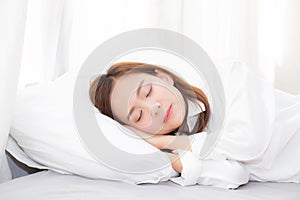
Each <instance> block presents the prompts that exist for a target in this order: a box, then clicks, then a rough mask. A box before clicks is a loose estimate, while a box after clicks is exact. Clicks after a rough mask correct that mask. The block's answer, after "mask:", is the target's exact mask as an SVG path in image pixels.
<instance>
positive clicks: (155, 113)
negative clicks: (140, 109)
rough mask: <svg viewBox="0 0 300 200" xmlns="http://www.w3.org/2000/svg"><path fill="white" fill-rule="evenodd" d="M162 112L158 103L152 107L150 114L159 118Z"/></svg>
mask: <svg viewBox="0 0 300 200" xmlns="http://www.w3.org/2000/svg"><path fill="white" fill-rule="evenodd" d="M160 110H161V105H160V103H158V102H156V103H154V104H152V105H151V108H150V112H151V115H152V116H153V117H157V116H158V114H159V111H160Z"/></svg>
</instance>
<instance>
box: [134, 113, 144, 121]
mask: <svg viewBox="0 0 300 200" xmlns="http://www.w3.org/2000/svg"><path fill="white" fill-rule="evenodd" d="M142 116H143V112H142V110H141V111H140V116H139V118H138V119H137V120H136V122H138V121H140V119H141V118H142Z"/></svg>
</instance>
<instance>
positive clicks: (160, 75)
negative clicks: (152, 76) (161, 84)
mask: <svg viewBox="0 0 300 200" xmlns="http://www.w3.org/2000/svg"><path fill="white" fill-rule="evenodd" d="M155 72H156V73H157V77H158V78H160V79H162V80H163V81H166V82H167V83H169V84H170V85H174V80H173V78H172V77H171V76H170V75H169V74H167V73H165V72H163V71H161V70H159V69H155Z"/></svg>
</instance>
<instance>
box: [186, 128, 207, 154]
mask: <svg viewBox="0 0 300 200" xmlns="http://www.w3.org/2000/svg"><path fill="white" fill-rule="evenodd" d="M206 136H207V132H199V133H195V134H193V135H189V136H188V138H189V141H190V146H191V148H192V152H193V153H194V154H195V155H196V157H199V156H200V152H201V149H202V146H203V144H204V141H205V139H206Z"/></svg>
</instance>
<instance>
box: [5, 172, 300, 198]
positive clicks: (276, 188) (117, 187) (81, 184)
mask: <svg viewBox="0 0 300 200" xmlns="http://www.w3.org/2000/svg"><path fill="white" fill-rule="evenodd" d="M0 199H1V200H6V199H7V200H8V199H9V200H14V199H23V200H24V199H29V200H33V199H45V200H48V199H49V200H53V199H56V200H62V199H63V200H68V199H70V200H76V199H84V200H93V199H106V200H110V199H125V200H127V199H128V200H129V199H130V200H134V199H138V200H140V199H151V200H153V199H155V200H156V199H164V200H166V199H190V200H193V199H205V200H210V199H222V200H238V199H239V200H240V199H243V200H254V199H255V200H257V199H264V200H268V199H270V200H277V199H278V200H279V199H280V200H282V199H284V200H299V199H300V184H296V183H262V182H250V183H249V184H247V185H244V186H241V187H240V188H239V189H237V190H228V189H221V188H215V187H209V186H201V185H194V186H188V187H182V186H179V185H177V184H175V183H173V182H171V181H167V182H161V183H159V184H142V185H131V184H127V183H122V182H117V181H109V180H91V179H87V178H83V177H80V176H74V175H62V174H59V173H56V172H53V171H48V170H46V171H41V172H38V173H34V174H31V175H28V176H23V177H20V178H16V179H13V180H11V181H8V182H5V183H2V184H0Z"/></svg>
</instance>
